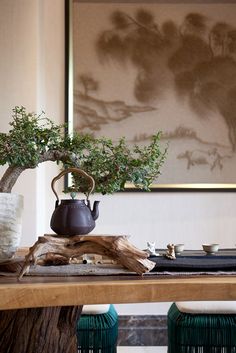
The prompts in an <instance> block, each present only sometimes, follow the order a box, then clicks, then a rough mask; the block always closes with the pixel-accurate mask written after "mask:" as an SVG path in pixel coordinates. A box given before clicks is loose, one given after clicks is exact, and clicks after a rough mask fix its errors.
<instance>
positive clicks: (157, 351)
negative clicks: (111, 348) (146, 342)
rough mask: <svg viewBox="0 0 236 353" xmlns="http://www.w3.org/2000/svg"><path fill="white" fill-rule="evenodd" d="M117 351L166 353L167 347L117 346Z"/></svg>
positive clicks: (123, 352) (122, 352)
mask: <svg viewBox="0 0 236 353" xmlns="http://www.w3.org/2000/svg"><path fill="white" fill-rule="evenodd" d="M117 353H167V347H158V346H152V347H148V346H138V347H136V346H129V347H127V346H118V347H117Z"/></svg>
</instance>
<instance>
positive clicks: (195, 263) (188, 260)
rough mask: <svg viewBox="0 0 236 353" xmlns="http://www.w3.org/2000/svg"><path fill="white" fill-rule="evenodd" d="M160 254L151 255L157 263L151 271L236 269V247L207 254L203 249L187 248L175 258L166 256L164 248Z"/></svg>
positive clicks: (152, 259) (150, 258) (151, 258)
mask: <svg viewBox="0 0 236 353" xmlns="http://www.w3.org/2000/svg"><path fill="white" fill-rule="evenodd" d="M159 252H160V256H150V257H149V260H151V261H153V262H155V263H156V266H155V267H154V269H153V270H152V271H151V272H156V271H157V270H158V272H161V271H163V272H164V271H170V272H171V271H174V272H181V271H183V272H187V271H190V272H199V271H207V272H209V271H214V272H215V271H236V249H223V250H220V251H219V252H217V253H215V254H212V255H207V254H205V252H203V251H201V250H186V251H184V252H183V253H182V254H181V255H177V256H176V259H175V260H170V259H167V258H166V257H164V252H163V250H160V251H159Z"/></svg>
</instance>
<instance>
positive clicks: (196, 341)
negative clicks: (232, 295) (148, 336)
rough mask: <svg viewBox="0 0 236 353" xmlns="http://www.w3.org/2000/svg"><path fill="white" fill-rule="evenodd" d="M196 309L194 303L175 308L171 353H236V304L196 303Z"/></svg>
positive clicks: (170, 315) (171, 318) (171, 313)
mask: <svg viewBox="0 0 236 353" xmlns="http://www.w3.org/2000/svg"><path fill="white" fill-rule="evenodd" d="M204 303H209V304H204ZM178 304H180V305H178ZM204 305H205V308H204ZM209 305H210V310H209ZM213 306H214V310H213V309H212V307H213ZM192 307H194V302H186V304H185V303H184V302H183V303H182V302H181V303H173V304H172V305H171V307H170V309H169V311H168V315H167V319H168V320H167V322H168V353H236V302H212V303H211V302H196V308H197V309H194V308H193V310H191V308H192Z"/></svg>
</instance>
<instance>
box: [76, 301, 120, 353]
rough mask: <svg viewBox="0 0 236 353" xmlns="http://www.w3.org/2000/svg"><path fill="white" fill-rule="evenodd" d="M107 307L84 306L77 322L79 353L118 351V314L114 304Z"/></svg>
mask: <svg viewBox="0 0 236 353" xmlns="http://www.w3.org/2000/svg"><path fill="white" fill-rule="evenodd" d="M101 307H102V308H101ZM105 307H107V308H106V310H104V305H103V306H102V305H97V306H92V305H91V306H90V305H86V306H84V308H83V311H82V314H81V316H80V319H79V321H78V324H77V339H78V352H79V353H116V346H117V337H118V314H117V312H116V310H115V308H114V305H112V304H111V305H107V306H105ZM100 309H101V310H100Z"/></svg>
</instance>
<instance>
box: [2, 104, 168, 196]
mask: <svg viewBox="0 0 236 353" xmlns="http://www.w3.org/2000/svg"><path fill="white" fill-rule="evenodd" d="M12 118H13V120H12V121H11V122H10V126H11V129H10V130H9V132H8V133H0V165H5V164H7V165H8V168H7V169H6V171H5V173H4V174H3V176H2V178H1V180H0V192H11V191H12V188H13V186H14V185H15V183H16V181H17V179H18V177H19V176H20V175H21V173H22V172H23V171H24V170H26V169H32V168H36V167H37V166H38V165H39V164H40V163H42V162H46V161H54V162H57V163H61V164H62V166H63V167H64V168H68V167H76V168H80V169H83V170H84V171H86V172H87V173H88V174H89V175H91V176H92V177H93V178H94V180H95V184H96V188H95V192H98V193H102V194H112V193H114V192H116V191H121V190H124V189H125V184H126V183H131V184H134V185H135V186H136V187H137V188H140V189H142V190H145V191H148V190H150V185H151V184H152V182H153V181H154V180H156V179H157V178H158V176H159V175H160V169H161V166H162V164H163V163H164V160H165V157H166V152H167V150H166V149H163V150H162V149H161V147H160V132H158V133H157V134H156V135H153V136H152V138H151V141H150V143H149V145H147V146H142V147H141V146H139V145H135V146H133V147H129V146H128V144H127V142H126V140H125V139H124V138H121V139H120V140H119V141H118V142H117V143H114V142H112V140H111V139H108V138H104V137H103V138H95V137H93V136H91V135H88V134H80V133H78V132H74V133H73V134H72V135H69V134H65V125H57V124H55V123H54V122H53V121H52V120H51V119H49V118H47V117H46V116H45V113H41V114H39V115H37V114H36V113H28V112H27V111H26V109H25V107H15V108H14V109H13V115H12ZM87 190H88V185H86V180H84V179H82V178H81V177H79V176H76V175H73V184H72V186H71V187H70V188H68V189H67V190H66V191H71V192H77V191H82V192H84V193H85V194H86V192H87Z"/></svg>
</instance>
